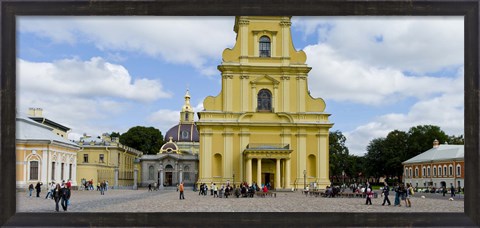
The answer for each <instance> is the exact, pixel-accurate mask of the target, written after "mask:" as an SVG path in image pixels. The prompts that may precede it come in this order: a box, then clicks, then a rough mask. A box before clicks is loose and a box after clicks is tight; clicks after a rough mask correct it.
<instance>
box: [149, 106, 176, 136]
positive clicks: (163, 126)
mask: <svg viewBox="0 0 480 228" xmlns="http://www.w3.org/2000/svg"><path fill="white" fill-rule="evenodd" d="M147 120H148V121H149V122H150V123H152V124H154V125H155V126H157V127H158V128H159V129H160V131H161V132H162V134H163V135H165V134H166V133H167V131H168V130H169V129H170V128H172V127H173V126H175V125H177V124H178V123H179V122H180V111H179V110H169V109H160V110H158V111H156V112H154V113H152V114H150V115H149V116H148V117H147Z"/></svg>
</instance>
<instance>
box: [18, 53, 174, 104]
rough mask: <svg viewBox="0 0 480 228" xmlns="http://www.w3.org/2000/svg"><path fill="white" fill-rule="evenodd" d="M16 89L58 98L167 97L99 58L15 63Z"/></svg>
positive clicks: (144, 99) (158, 87)
mask: <svg viewBox="0 0 480 228" xmlns="http://www.w3.org/2000/svg"><path fill="white" fill-rule="evenodd" d="M17 69H18V71H17V72H18V75H19V79H20V80H19V83H18V84H19V87H18V88H19V89H21V91H28V90H32V91H37V92H40V93H48V94H56V95H58V96H80V97H107V98H123V99H132V100H137V101H142V102H149V101H154V100H157V99H160V98H166V97H170V96H171V94H170V93H169V92H166V91H164V89H163V88H162V84H161V83H160V81H158V80H150V79H145V78H140V79H133V78H132V76H131V75H130V74H129V73H128V71H127V69H125V68H124V67H123V66H121V65H116V64H111V63H108V62H106V61H105V60H103V59H102V58H99V57H93V58H91V59H90V60H88V61H81V60H78V59H63V60H58V61H54V62H52V63H46V62H44V63H35V62H29V61H25V60H22V59H19V60H18V61H17Z"/></svg>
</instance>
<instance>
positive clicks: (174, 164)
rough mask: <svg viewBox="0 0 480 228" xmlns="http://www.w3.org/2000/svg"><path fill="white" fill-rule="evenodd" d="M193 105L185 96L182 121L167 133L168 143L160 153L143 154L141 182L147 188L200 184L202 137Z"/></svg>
mask: <svg viewBox="0 0 480 228" xmlns="http://www.w3.org/2000/svg"><path fill="white" fill-rule="evenodd" d="M194 114H195V113H194V112H193V108H192V106H191V105H190V94H189V92H188V91H187V92H186V94H185V103H184V104H183V106H182V111H181V112H180V122H179V123H178V124H177V125H175V126H173V127H172V128H170V129H169V130H168V131H167V133H166V134H165V139H166V140H167V142H166V143H165V144H163V145H162V147H161V148H160V151H159V153H158V154H155V155H143V156H142V157H141V159H140V161H141V170H142V182H141V184H140V185H142V186H148V185H149V184H152V186H153V183H155V182H156V183H161V184H160V187H161V188H162V187H168V186H176V185H177V184H179V183H180V182H182V181H183V182H184V184H185V186H193V185H194V184H195V183H196V181H197V174H198V152H199V134H198V131H197V126H196V125H195V122H194Z"/></svg>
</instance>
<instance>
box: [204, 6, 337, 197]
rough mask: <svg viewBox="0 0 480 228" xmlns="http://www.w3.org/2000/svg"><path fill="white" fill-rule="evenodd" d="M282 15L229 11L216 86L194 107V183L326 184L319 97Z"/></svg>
mask: <svg viewBox="0 0 480 228" xmlns="http://www.w3.org/2000/svg"><path fill="white" fill-rule="evenodd" d="M290 27H291V17H290V16H237V17H235V24H234V27H233V31H234V32H235V33H236V34H237V37H236V43H235V46H234V47H233V48H226V49H225V50H224V51H223V54H222V63H221V64H220V65H219V66H218V70H219V71H220V74H221V80H222V87H221V91H220V94H219V95H217V96H209V97H206V98H205V100H204V102H203V107H204V110H203V111H200V112H198V116H199V120H198V121H197V127H198V130H199V133H200V135H201V137H200V145H201V146H200V152H199V164H200V170H199V171H200V173H199V182H204V183H211V182H215V183H231V184H232V183H233V184H239V183H244V182H247V183H248V184H249V185H252V184H254V183H255V184H258V185H259V186H260V185H261V184H266V185H268V186H271V187H272V188H274V189H285V190H291V189H292V188H303V187H305V185H306V184H307V183H308V184H316V185H315V186H316V187H318V188H320V189H322V188H325V187H326V186H328V185H330V180H329V154H328V149H329V148H328V135H329V129H330V128H331V127H332V126H333V123H331V122H330V121H329V120H328V117H329V116H330V114H328V113H325V107H326V105H325V101H324V100H323V99H322V98H314V97H312V96H311V95H310V93H309V92H308V73H309V72H310V70H311V67H309V66H308V65H307V64H306V60H307V56H306V54H305V52H304V51H302V50H296V49H295V47H294V46H293V42H292V36H291V31H290Z"/></svg>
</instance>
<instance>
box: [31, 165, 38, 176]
mask: <svg viewBox="0 0 480 228" xmlns="http://www.w3.org/2000/svg"><path fill="white" fill-rule="evenodd" d="M30 180H38V161H31V162H30Z"/></svg>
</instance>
